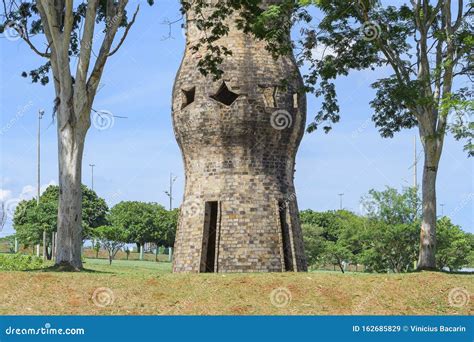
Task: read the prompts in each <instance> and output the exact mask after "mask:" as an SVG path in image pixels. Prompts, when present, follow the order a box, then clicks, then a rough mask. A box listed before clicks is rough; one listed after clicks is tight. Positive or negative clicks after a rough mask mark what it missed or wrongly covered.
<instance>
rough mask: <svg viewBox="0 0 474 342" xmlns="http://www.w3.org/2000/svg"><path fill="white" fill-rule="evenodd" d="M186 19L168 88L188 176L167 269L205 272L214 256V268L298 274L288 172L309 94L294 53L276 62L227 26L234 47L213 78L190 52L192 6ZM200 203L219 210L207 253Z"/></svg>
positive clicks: (298, 240)
mask: <svg viewBox="0 0 474 342" xmlns="http://www.w3.org/2000/svg"><path fill="white" fill-rule="evenodd" d="M231 19H232V18H230V19H229V20H231ZM187 26H188V30H187V47H186V51H185V55H184V58H183V62H182V65H181V67H180V70H179V71H178V74H177V76H176V82H175V85H174V91H173V124H174V129H175V135H176V139H177V141H178V144H179V146H180V148H181V151H182V154H183V160H184V165H185V174H186V185H185V194H184V201H183V204H182V207H181V215H180V219H179V225H178V230H177V234H176V243H175V254H174V261H173V270H174V272H204V271H205V269H206V265H207V263H208V260H212V259H210V258H209V257H208V256H207V255H208V254H207V253H211V254H212V253H213V255H214V262H213V265H211V269H212V270H213V271H214V272H268V271H272V272H281V271H286V270H293V271H305V270H306V260H305V256H304V250H303V240H302V234H301V228H300V223H299V217H298V206H297V202H296V195H295V189H294V185H293V174H294V168H295V156H296V152H297V149H298V145H299V143H300V140H301V138H302V136H303V133H304V128H305V119H306V98H305V94H304V92H303V91H302V86H303V84H302V80H301V76H300V74H299V71H298V68H297V66H296V64H295V62H294V59H293V58H292V57H283V58H279V59H278V60H275V59H273V58H272V57H271V55H270V54H269V52H267V51H266V49H265V43H263V42H260V41H257V40H255V39H253V38H252V37H251V36H248V35H245V34H243V33H242V32H240V31H238V30H236V29H231V32H230V33H229V35H228V36H227V37H225V38H223V39H222V41H221V42H220V44H224V45H225V46H227V47H228V48H229V49H231V50H232V52H233V54H232V56H229V57H228V58H226V60H225V62H224V64H223V66H222V68H223V70H224V72H225V73H224V76H223V78H222V79H221V80H218V81H214V80H213V79H212V76H209V77H205V76H203V75H202V74H201V73H200V72H199V71H198V70H197V63H198V61H199V59H200V58H201V57H202V54H201V53H200V52H194V51H193V50H192V49H190V46H191V45H192V42H193V41H194V40H195V39H197V38H198V34H199V32H198V31H197V29H196V28H195V27H194V26H193V20H192V14H190V13H188V22H187ZM282 80H286V82H287V87H286V88H285V89H283V88H282V87H279V85H281V81H282ZM206 202H217V208H218V209H217V222H216V228H215V235H216V236H215V241H216V242H215V250H213V251H211V252H208V251H207V250H208V248H207V247H208V245H209V244H210V242H209V241H210V240H209V241H208V238H207V236H206V235H208V231H209V229H207V228H208V225H209V222H210V221H211V219H210V213H209V212H208V210H209V209H208V210H206ZM207 207H209V206H207ZM206 227H207V228H206ZM285 227H286V228H285ZM210 230H211V231H212V228H211V229H210ZM285 256H286V258H287V261H286V263H285ZM285 264H286V265H285Z"/></svg>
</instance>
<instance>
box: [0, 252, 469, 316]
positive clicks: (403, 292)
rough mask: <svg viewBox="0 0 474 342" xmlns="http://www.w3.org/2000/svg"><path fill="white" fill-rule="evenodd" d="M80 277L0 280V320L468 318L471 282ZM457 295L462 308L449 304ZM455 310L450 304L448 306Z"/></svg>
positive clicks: (450, 277)
mask: <svg viewBox="0 0 474 342" xmlns="http://www.w3.org/2000/svg"><path fill="white" fill-rule="evenodd" d="M85 266H86V268H87V269H88V271H87V272H70V273H64V272H47V271H46V272H45V271H34V272H1V273H0V284H1V291H0V303H1V304H0V314H35V315H39V314H41V315H43V314H44V315H64V314H72V315H131V314H134V315H145V314H147V315H190V314H193V315H222V314H223V315H336V314H341V315H351V314H359V315H369V314H376V315H379V314H380V315H388V314H394V315H441V314H446V315H471V314H473V313H474V312H473V311H474V310H473V304H474V298H472V294H473V293H474V281H473V280H474V276H473V275H456V274H445V273H434V272H423V273H411V274H403V275H398V274H364V273H346V274H339V273H336V272H314V273H283V274H282V273H270V274H171V273H170V265H169V264H168V263H154V262H146V261H143V262H139V261H114V264H113V265H112V266H109V265H107V264H106V261H105V260H88V261H87V263H86V264H85ZM453 289H460V290H459V291H464V292H461V294H467V295H468V296H470V297H471V298H469V297H468V299H467V300H468V301H467V302H466V303H465V304H464V305H461V306H453V305H451V304H450V302H449V293H450V291H452V290H453ZM455 304H456V303H455Z"/></svg>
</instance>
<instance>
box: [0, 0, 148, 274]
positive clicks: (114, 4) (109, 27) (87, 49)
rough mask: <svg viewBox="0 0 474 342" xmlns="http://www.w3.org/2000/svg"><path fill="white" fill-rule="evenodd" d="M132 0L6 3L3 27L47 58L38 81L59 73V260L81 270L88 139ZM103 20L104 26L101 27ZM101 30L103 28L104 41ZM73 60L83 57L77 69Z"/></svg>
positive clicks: (56, 86)
mask: <svg viewBox="0 0 474 342" xmlns="http://www.w3.org/2000/svg"><path fill="white" fill-rule="evenodd" d="M148 2H149V3H152V1H151V0H149V1H148ZM127 3H128V0H117V1H111V0H110V1H103V0H100V1H99V0H89V1H87V2H82V1H81V3H80V4H79V5H77V6H76V7H75V6H74V4H73V1H72V0H38V1H21V2H20V1H15V0H10V1H3V25H2V26H1V27H0V31H3V30H4V29H6V28H7V29H15V30H16V31H17V32H18V34H19V36H20V37H21V38H22V39H23V40H24V41H25V42H26V43H27V44H28V46H29V47H30V48H31V49H32V51H34V52H35V53H36V54H37V55H39V56H41V57H43V58H45V59H46V63H45V64H44V65H42V66H41V67H39V68H38V69H35V70H32V71H30V73H29V74H30V76H31V78H32V80H33V82H40V83H42V84H47V83H48V82H49V77H48V75H49V72H50V71H51V73H52V75H53V83H54V89H55V96H56V98H55V100H54V112H55V114H56V118H57V135H58V154H59V155H58V159H59V187H60V191H59V211H58V244H57V256H56V264H57V265H63V266H66V267H67V268H73V269H76V270H78V269H81V268H82V261H81V244H82V226H81V223H82V218H81V217H82V208H81V196H82V191H81V171H82V170H81V169H82V156H83V151H84V142H85V138H86V134H87V131H88V129H89V127H90V125H91V111H92V104H93V103H94V98H95V96H96V93H97V88H98V86H99V83H100V80H101V77H102V74H103V71H104V67H105V64H106V62H107V59H108V58H109V57H110V56H112V55H113V54H115V53H116V52H117V50H118V49H119V48H120V46H121V45H122V43H123V42H124V40H125V38H126V36H127V33H128V31H129V30H130V28H131V26H132V25H133V23H134V22H135V18H136V15H137V13H138V7H137V9H136V11H135V13H134V15H133V17H132V19H131V20H128V18H127V11H126V6H127ZM100 23H102V24H103V26H102V27H97V28H96V26H99V24H100ZM120 27H123V28H124V33H123V36H122V37H121V39H120V40H119V41H118V43H117V44H116V46H115V47H113V43H114V40H115V36H116V34H117V31H118V30H119V28H120ZM96 30H97V31H100V32H102V38H101V42H99V37H101V34H100V33H97V32H95V31H96ZM32 35H43V36H44V45H45V48H40V47H38V46H37V45H35V44H34V43H33V41H32V40H31V39H30V37H31V36H32ZM94 46H100V48H99V51H98V52H97V53H93V47H94ZM93 56H94V57H95V58H94V57H93ZM73 61H77V67H76V70H75V72H74V71H73V70H72V69H73V63H72V62H73ZM23 75H24V76H27V74H26V73H25V72H24V73H23Z"/></svg>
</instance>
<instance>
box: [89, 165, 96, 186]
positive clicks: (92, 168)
mask: <svg viewBox="0 0 474 342" xmlns="http://www.w3.org/2000/svg"><path fill="white" fill-rule="evenodd" d="M89 166H90V167H91V174H92V184H91V189H92V191H94V166H95V164H89Z"/></svg>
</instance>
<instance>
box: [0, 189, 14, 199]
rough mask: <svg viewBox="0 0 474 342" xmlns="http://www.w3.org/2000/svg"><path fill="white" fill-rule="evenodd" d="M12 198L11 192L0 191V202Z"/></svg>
mask: <svg viewBox="0 0 474 342" xmlns="http://www.w3.org/2000/svg"><path fill="white" fill-rule="evenodd" d="M11 197H12V192H11V190H7V189H0V201H7V200H9V199H10V198H11Z"/></svg>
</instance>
